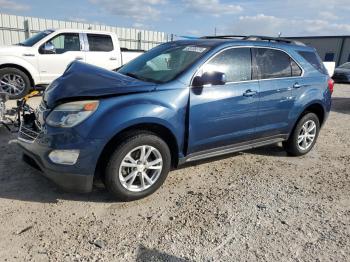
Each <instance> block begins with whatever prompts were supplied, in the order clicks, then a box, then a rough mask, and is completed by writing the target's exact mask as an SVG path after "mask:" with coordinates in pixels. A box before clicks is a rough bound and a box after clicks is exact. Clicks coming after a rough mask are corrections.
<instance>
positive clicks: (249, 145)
mask: <svg viewBox="0 0 350 262" xmlns="http://www.w3.org/2000/svg"><path fill="white" fill-rule="evenodd" d="M287 139H288V135H278V136H274V137H268V138H264V139H256V140H253V141H249V142H244V143H238V144H233V145H229V146H223V147H218V148H214V149H209V150H204V151H200V152H196V153H192V154H189V155H188V156H186V157H184V158H182V159H179V166H180V165H183V164H185V163H189V162H193V161H198V160H202V159H206V158H211V157H216V156H221V155H226V154H230V153H235V152H239V151H244V150H248V149H253V148H257V147H262V146H267V145H271V144H276V143H278V142H282V141H285V140H287Z"/></svg>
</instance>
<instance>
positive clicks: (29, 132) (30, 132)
mask: <svg viewBox="0 0 350 262" xmlns="http://www.w3.org/2000/svg"><path fill="white" fill-rule="evenodd" d="M39 134H40V133H39V132H38V131H36V130H34V129H33V128H31V127H29V126H25V125H24V124H22V125H21V126H20V128H19V131H18V139H19V140H21V141H24V142H27V143H33V142H34V141H35V140H36V139H37V138H38V136H39Z"/></svg>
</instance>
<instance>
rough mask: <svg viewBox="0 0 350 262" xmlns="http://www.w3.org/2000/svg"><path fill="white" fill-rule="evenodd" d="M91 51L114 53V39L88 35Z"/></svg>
mask: <svg viewBox="0 0 350 262" xmlns="http://www.w3.org/2000/svg"><path fill="white" fill-rule="evenodd" d="M87 38H88V42H89V49H90V51H96V52H110V51H113V42H112V38H111V36H109V35H99V34H96V35H93V34H88V35H87Z"/></svg>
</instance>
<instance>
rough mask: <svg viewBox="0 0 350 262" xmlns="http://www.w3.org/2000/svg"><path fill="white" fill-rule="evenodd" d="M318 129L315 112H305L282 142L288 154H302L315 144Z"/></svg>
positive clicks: (318, 122) (318, 123)
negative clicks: (287, 137) (286, 138)
mask: <svg viewBox="0 0 350 262" xmlns="http://www.w3.org/2000/svg"><path fill="white" fill-rule="evenodd" d="M319 131H320V121H319V119H318V117H317V115H316V114H314V113H307V114H305V115H304V116H303V117H302V118H301V119H300V120H299V122H298V123H297V125H296V126H295V128H294V130H293V133H292V134H291V136H290V137H289V139H288V140H287V141H286V142H285V143H284V147H285V149H286V151H287V153H288V154H290V155H292V156H302V155H305V154H307V153H308V152H309V151H310V150H311V149H312V148H313V146H314V145H315V143H316V140H317V137H318V134H319Z"/></svg>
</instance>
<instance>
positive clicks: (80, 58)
mask: <svg viewBox="0 0 350 262" xmlns="http://www.w3.org/2000/svg"><path fill="white" fill-rule="evenodd" d="M75 60H83V58H82V57H81V56H77V57H76V58H75Z"/></svg>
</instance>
